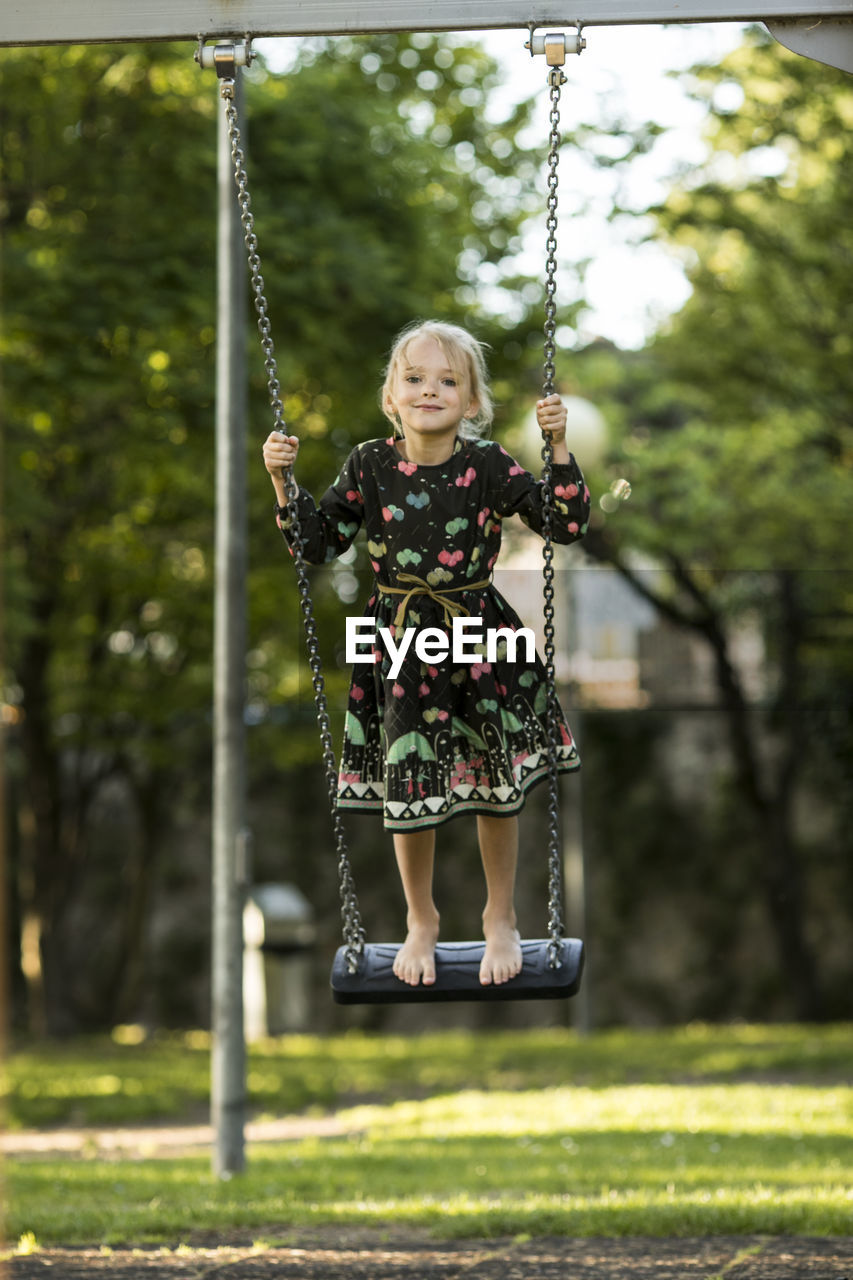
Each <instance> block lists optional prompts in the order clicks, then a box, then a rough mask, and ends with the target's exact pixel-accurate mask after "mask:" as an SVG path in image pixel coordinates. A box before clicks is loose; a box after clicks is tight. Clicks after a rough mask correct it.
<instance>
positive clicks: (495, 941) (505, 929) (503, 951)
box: [480, 920, 523, 987]
mask: <svg viewBox="0 0 853 1280" xmlns="http://www.w3.org/2000/svg"><path fill="white" fill-rule="evenodd" d="M483 936H484V938H485V939H486V950H485V952H484V953H483V962H482V964H481V965H480V982H481V984H482V985H483V986H484V987H487V986H489V985H490V984H491V983H493V982H494V983H496V984H500V983H502V982H509V980H510V978H514V977H515V976H516V975H517V974H519V973H521V966H522V963H523V958H522V954H521V935H520V934H519V932H518V930H517V929H516V928H515V925H514V923H513V922H510V921H509V920H499V921H496V922H494V923H491V922H490V923H486V922H485V921H484V922H483Z"/></svg>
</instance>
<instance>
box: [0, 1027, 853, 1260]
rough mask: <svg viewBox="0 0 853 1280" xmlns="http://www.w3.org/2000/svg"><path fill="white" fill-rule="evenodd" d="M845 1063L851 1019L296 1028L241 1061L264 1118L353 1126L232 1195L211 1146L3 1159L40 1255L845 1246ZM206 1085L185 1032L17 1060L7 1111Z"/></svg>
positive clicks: (850, 1122)
mask: <svg viewBox="0 0 853 1280" xmlns="http://www.w3.org/2000/svg"><path fill="white" fill-rule="evenodd" d="M851 1050H853V1028H850V1027H829V1028H797V1027H731V1028H720V1029H712V1028H708V1027H688V1028H684V1029H680V1030H677V1031H666V1032H643V1033H629V1032H624V1031H620V1032H608V1033H602V1034H600V1035H595V1036H591V1037H588V1038H586V1039H580V1038H578V1037H576V1036H574V1035H572V1034H571V1033H570V1032H566V1031H559V1030H553V1031H531V1032H526V1033H512V1034H510V1033H494V1034H492V1033H485V1034H480V1035H468V1034H464V1033H461V1032H454V1033H448V1034H443V1035H429V1036H424V1037H414V1038H411V1039H402V1038H396V1037H394V1038H388V1037H370V1036H365V1035H347V1036H341V1037H333V1038H330V1039H328V1040H319V1039H314V1038H307V1037H288V1038H286V1039H283V1040H281V1041H276V1042H270V1043H269V1044H267V1045H264V1046H262V1048H261V1049H260V1050H259V1051H257V1052H254V1053H253V1055H252V1061H251V1064H250V1072H249V1079H250V1082H252V1081H254V1091H253V1096H254V1099H255V1102H256V1104H257V1108H258V1109H260V1110H265V1111H268V1112H273V1111H274V1112H275V1113H277V1114H282V1113H286V1112H288V1111H291V1110H293V1109H294V1106H295V1105H296V1106H300V1107H305V1106H312V1107H331V1106H335V1105H337V1106H338V1112H339V1117H340V1119H341V1121H342V1122H343V1124H344V1125H345V1126H346V1128H347V1130H348V1136H346V1137H342V1138H333V1139H318V1138H312V1139H306V1140H301V1141H294V1142H290V1143H277V1144H275V1145H266V1144H257V1145H255V1146H254V1147H250V1149H249V1152H248V1156H249V1163H248V1170H247V1172H246V1173H245V1174H243V1175H241V1176H240V1177H237V1178H234V1179H232V1180H230V1181H228V1182H220V1181H219V1180H217V1179H215V1178H214V1177H213V1176H212V1175H211V1173H210V1162H209V1157H208V1156H207V1155H206V1154H205V1155H199V1156H192V1157H184V1158H175V1159H172V1158H169V1159H159V1158H158V1159H136V1160H131V1159H121V1160H109V1159H106V1158H105V1157H104V1156H103V1155H98V1156H94V1155H92V1156H83V1157H78V1158H76V1159H68V1158H63V1159H58V1158H55V1157H52V1156H50V1157H44V1156H40V1157H27V1158H22V1157H16V1158H15V1159H14V1160H12V1161H9V1164H8V1168H7V1184H8V1187H7V1189H8V1192H9V1198H8V1211H7V1230H8V1234H9V1237H10V1238H11V1239H17V1238H18V1237H19V1236H22V1235H25V1234H26V1233H27V1232H32V1233H33V1235H34V1236H35V1238H36V1239H37V1240H38V1241H39V1242H40V1243H42V1244H46V1243H49V1242H63V1243H66V1244H75V1243H79V1244H82V1243H96V1242H102V1243H106V1244H116V1243H119V1242H125V1241H135V1242H143V1241H152V1240H159V1241H169V1242H173V1243H174V1242H176V1241H180V1240H186V1239H188V1238H190V1237H191V1235H192V1233H193V1232H197V1231H204V1230H218V1231H224V1230H228V1229H234V1228H241V1229H247V1230H251V1231H252V1232H255V1233H257V1234H258V1235H259V1236H263V1237H264V1238H266V1239H270V1238H283V1237H286V1236H287V1234H288V1233H289V1232H292V1231H295V1230H298V1229H300V1228H304V1227H306V1226H318V1225H320V1224H327V1223H340V1224H346V1225H348V1226H351V1225H353V1224H358V1225H360V1226H373V1227H376V1228H378V1229H380V1228H387V1227H389V1226H394V1227H397V1228H401V1227H402V1228H406V1227H419V1228H427V1229H429V1230H430V1231H431V1232H433V1233H434V1234H436V1235H440V1236H445V1237H450V1236H476V1237H488V1236H495V1235H507V1234H509V1235H516V1234H522V1233H526V1234H530V1235H542V1234H571V1235H590V1234H595V1235H610V1236H613V1235H623V1234H640V1235H648V1234H651V1235H707V1234H741V1233H748V1234H778V1233H782V1232H786V1233H803V1234H815V1235H825V1234H848V1233H850V1230H851V1222H853V1158H851V1156H852V1155H853V1152H851V1134H853V1088H851V1087H850V1085H849V1084H848V1083H847V1081H848V1079H849V1075H850V1063H851V1061H852V1060H853V1054H851ZM206 1071H207V1062H206V1054H205V1053H204V1051H203V1047H202V1044H201V1042H200V1041H195V1042H191V1043H190V1045H189V1046H187V1045H186V1043H184V1042H182V1041H181V1040H180V1039H179V1038H178V1037H166V1036H162V1037H156V1038H155V1039H154V1041H153V1042H151V1043H148V1044H145V1045H140V1046H137V1047H136V1048H135V1049H134V1048H131V1047H130V1046H121V1045H116V1044H114V1043H112V1042H107V1041H103V1042H97V1043H93V1042H91V1041H90V1042H88V1048H87V1044H86V1043H82V1042H81V1043H78V1044H76V1045H71V1046H67V1047H66V1048H65V1049H63V1050H62V1052H61V1053H60V1054H58V1055H57V1053H56V1052H55V1051H54V1050H53V1049H52V1048H51V1049H46V1050H44V1051H43V1052H37V1051H36V1050H35V1049H32V1048H31V1049H29V1050H28V1051H27V1052H26V1053H25V1054H24V1053H22V1054H21V1055H20V1056H19V1057H17V1058H15V1059H13V1061H12V1063H11V1064H10V1070H9V1077H10V1081H9V1082H10V1097H11V1100H12V1102H13V1105H14V1106H15V1107H16V1110H15V1115H16V1117H17V1119H18V1122H19V1123H24V1122H25V1117H27V1116H31V1115H32V1114H33V1111H35V1112H36V1113H38V1114H44V1113H45V1111H47V1110H49V1109H51V1108H52V1109H53V1111H54V1114H56V1113H57V1112H58V1111H61V1112H62V1114H63V1116H64V1119H65V1120H68V1119H69V1118H72V1117H73V1115H75V1114H85V1115H86V1117H87V1118H88V1119H89V1120H90V1121H92V1120H93V1119H94V1118H95V1117H96V1116H97V1117H98V1122H101V1121H102V1120H103V1119H104V1118H105V1117H104V1114H103V1110H102V1108H104V1107H107V1109H108V1110H110V1111H111V1115H110V1118H109V1123H116V1122H117V1120H116V1117H117V1115H118V1113H119V1112H120V1113H121V1119H123V1120H128V1119H133V1120H140V1119H143V1118H146V1119H151V1118H154V1117H155V1116H162V1115H164V1114H173V1115H176V1116H177V1115H184V1114H186V1108H187V1107H189V1108H190V1109H192V1108H195V1107H196V1106H197V1104H198V1103H199V1102H200V1101H201V1100H202V1098H203V1096H204V1091H205V1089H206ZM98 1081H101V1083H100V1084H98V1083H97V1082H98ZM105 1081H109V1083H104V1082H105ZM115 1081H118V1082H119V1084H118V1085H115ZM60 1084H61V1086H62V1087H61V1088H60V1087H59V1086H60ZM24 1086H26V1087H24ZM21 1093H22V1094H23V1098H21V1096H20V1095H21ZM380 1096H381V1097H382V1101H381V1102H379V1101H376V1100H375V1099H377V1098H379V1097H380ZM359 1099H362V1101H359ZM364 1099H372V1100H371V1101H363V1100H364ZM146 1100H147V1105H148V1108H149V1110H148V1111H147V1112H146V1111H145V1110H144V1106H143V1103H144V1102H145V1101H146ZM294 1100H296V1102H294ZM343 1103H346V1105H342V1104H343ZM170 1108H171V1109H172V1110H171V1111H170V1110H169V1109H170ZM182 1108H183V1111H182ZM26 1122H29V1121H26Z"/></svg>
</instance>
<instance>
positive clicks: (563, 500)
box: [495, 395, 589, 543]
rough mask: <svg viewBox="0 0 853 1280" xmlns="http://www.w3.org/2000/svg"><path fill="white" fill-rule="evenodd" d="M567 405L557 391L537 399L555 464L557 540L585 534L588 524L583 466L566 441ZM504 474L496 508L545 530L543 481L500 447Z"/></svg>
mask: <svg viewBox="0 0 853 1280" xmlns="http://www.w3.org/2000/svg"><path fill="white" fill-rule="evenodd" d="M567 416H568V415H567V413H566V407H565V405H564V404H563V402H562V401H561V399H560V397H559V396H558V395H550V396H547V397H546V398H545V399H543V400H539V401H537V404H536V419H537V421H538V423H539V426H540V429H541V430H542V432H543V434H546V435H548V436H549V437H550V439H551V444H552V453H553V462H554V467H553V471H552V473H551V479H552V485H553V496H554V509H553V521H552V529H551V535H552V537H553V540H554V541H555V542H563V543H567V542H574V541H576V540H577V539H578V538H582V537H583V535H584V534H585V533H586V530H587V525H588V524H589V489H588V488H587V487H586V484H585V483H584V478H583V475H582V474H581V469H580V467H579V466H578V464H577V460H576V459H575V457H574V455H573V454H571V453H570V452H569V449H568V446H567V444H566V418H567ZM499 457H500V466H501V470H502V474H501V475H500V476H499V477H498V488H497V492H496V494H495V510H496V511H497V513H498V514H499V515H502V516H506V515H518V516H520V517H521V519H522V520H523V521H524V523H525V524H526V525H527V526H528V527H529V528H530V529H532V530H533V531H534V533H539V534H541V533H542V481H541V480H537V479H536V478H535V477H534V476H533V475H531V473H530V472H529V471H526V470H525V469H524V467H522V466H519V464H518V463H517V462H516V461H515V460H514V459H513V458H511V457H510V456H509V454H508V453H506V451H505V450H504V449H502V448H501V449H500V450H499Z"/></svg>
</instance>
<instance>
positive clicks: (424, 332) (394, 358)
mask: <svg viewBox="0 0 853 1280" xmlns="http://www.w3.org/2000/svg"><path fill="white" fill-rule="evenodd" d="M417 338H432V339H433V340H434V341H435V342H437V343H438V345H439V346H440V347H441V349H442V351H443V352H444V354H445V356H446V357H447V363H448V364H449V366H450V368H451V369H453V370H454V371H455V372H456V373H458V374H459V375H460V377H463V378H464V379H465V384H466V390H467V391H468V394H469V398H470V399H471V400H476V402H477V405H478V408H477V412H476V413H475V414H474V415H473V416H472V417H470V418H463V419H462V421H461V423H460V424H459V434H460V436H462V437H463V438H464V439H466V440H476V439H477V438H478V437H480V436H483V435H485V434H486V433H487V432H488V430H489V428H490V426H491V425H492V418H493V417H494V405H493V402H492V393H491V390H490V388H489V375H488V372H487V370H486V360H485V356H484V355H483V348H484V345H485V344H484V343H481V342H478V341H477V339H476V338H475V337H474V336H473V335H472V334H470V333H469V332H468V330H467V329H463V328H462V327H461V326H460V325H458V324H446V323H445V322H444V321H442V320H417V321H415V323H414V324H411V325H408V326H407V327H406V328H405V329H403V330H402V332H401V333H399V334H398V335H397V337H396V338H395V340H394V345H393V346H392V348H391V354H390V356H389V357H388V364H387V365H386V367H385V382H384V383H383V385H382V392H381V404H382V412H383V413H384V414H385V417H386V418H387V419H388V421H389V422H390V423H392V425H393V426H394V429H395V430H397V429H398V427H399V422H398V420H397V418H396V416H395V415H394V414H393V413H392V412H390V411H389V409H388V407H387V406H388V400H389V399H390V397H391V387H392V383H393V381H394V377H395V375H396V373H397V370H398V368H399V366H400V365H401V363H402V362H403V360H404V359H405V355H406V351H407V349H408V346H409V344H410V343H411V342H414V341H415V340H416V339H417Z"/></svg>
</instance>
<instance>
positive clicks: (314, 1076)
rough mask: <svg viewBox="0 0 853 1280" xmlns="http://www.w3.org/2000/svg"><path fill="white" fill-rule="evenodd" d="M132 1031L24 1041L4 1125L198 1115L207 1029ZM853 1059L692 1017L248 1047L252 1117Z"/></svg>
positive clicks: (795, 1033)
mask: <svg viewBox="0 0 853 1280" xmlns="http://www.w3.org/2000/svg"><path fill="white" fill-rule="evenodd" d="M140 1036H141V1032H139V1031H137V1029H136V1028H117V1030H116V1031H115V1032H114V1034H113V1036H100V1037H87V1038H85V1039H81V1040H72V1041H67V1042H55V1043H54V1042H51V1043H48V1044H38V1043H36V1044H32V1045H27V1044H21V1045H19V1047H18V1049H17V1051H16V1052H15V1053H13V1054H12V1055H11V1057H10V1059H9V1061H8V1063H7V1064H6V1073H5V1074H6V1084H5V1092H6V1113H7V1114H6V1120H7V1125H8V1127H10V1128H12V1129H16V1128H17V1129H20V1128H31V1127H38V1126H55V1125H64V1124H75V1125H121V1124H139V1123H147V1122H148V1121H152V1120H169V1119H172V1120H183V1119H186V1118H188V1117H198V1116H199V1115H202V1114H204V1113H205V1111H206V1108H207V1104H208V1090H209V1072H210V1037H209V1036H208V1035H207V1034H206V1033H205V1032H202V1031H190V1032H162V1033H158V1034H155V1035H153V1036H151V1037H149V1038H147V1039H142V1040H140V1039H139V1037H140ZM851 1063H853V1026H847V1025H839V1026H831V1027H819V1028H809V1027H799V1026H745V1025H736V1026H731V1027H710V1026H707V1025H705V1024H698V1025H690V1026H687V1027H681V1028H677V1029H667V1030H653V1031H625V1030H621V1029H620V1030H613V1031H604V1032H598V1033H596V1034H595V1035H591V1036H587V1037H580V1036H577V1035H574V1034H573V1033H572V1032H570V1031H566V1030H563V1029H562V1028H551V1029H546V1030H531V1031H527V1032H524V1033H523V1034H519V1033H517V1032H500V1031H496V1032H483V1033H471V1032H464V1031H456V1032H443V1033H440V1034H433V1035H424V1036H411V1037H403V1036H371V1035H366V1034H362V1033H360V1032H352V1033H348V1034H344V1035H338V1036H331V1037H328V1038H322V1037H318V1036H284V1037H281V1038H280V1039H275V1040H269V1041H267V1042H265V1043H262V1044H261V1045H258V1046H256V1047H254V1048H253V1049H252V1051H251V1053H250V1055H249V1062H248V1070H247V1083H248V1089H249V1101H250V1106H251V1107H252V1109H253V1110H254V1111H255V1112H256V1113H258V1112H265V1111H266V1112H271V1113H274V1114H276V1115H285V1114H292V1113H293V1112H300V1111H306V1110H309V1109H316V1108H319V1109H321V1110H323V1111H330V1110H333V1109H334V1108H336V1107H340V1106H350V1105H353V1104H355V1103H357V1102H359V1101H362V1100H373V1099H376V1098H381V1099H382V1100H383V1101H395V1100H398V1099H404V1098H411V1097H422V1096H427V1095H432V1094H435V1093H442V1092H455V1091H458V1090H460V1089H477V1088H488V1089H535V1088H547V1087H549V1086H552V1085H555V1084H569V1083H571V1084H580V1085H589V1086H593V1087H602V1086H604V1085H620V1084H632V1083H643V1084H668V1083H676V1082H681V1081H683V1082H685V1083H709V1082H717V1081H718V1082H725V1081H727V1080H737V1081H743V1080H745V1079H749V1080H775V1079H784V1080H791V1081H793V1080H807V1081H825V1082H827V1083H833V1082H835V1081H838V1082H840V1083H844V1082H846V1081H848V1080H849V1079H850V1076H851Z"/></svg>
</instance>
